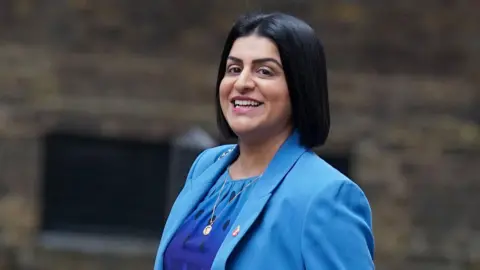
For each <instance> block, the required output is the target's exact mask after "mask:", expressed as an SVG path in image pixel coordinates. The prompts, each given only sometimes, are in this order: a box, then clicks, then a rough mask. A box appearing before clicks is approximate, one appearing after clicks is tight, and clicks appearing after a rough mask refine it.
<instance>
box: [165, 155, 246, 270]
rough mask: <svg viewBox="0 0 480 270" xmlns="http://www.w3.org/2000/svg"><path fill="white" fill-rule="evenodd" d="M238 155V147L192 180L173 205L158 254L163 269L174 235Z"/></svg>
mask: <svg viewBox="0 0 480 270" xmlns="http://www.w3.org/2000/svg"><path fill="white" fill-rule="evenodd" d="M237 155H238V147H235V148H234V149H232V151H231V152H229V153H228V154H226V155H222V156H221V157H220V159H218V160H217V161H216V162H214V163H213V164H212V165H211V166H208V167H207V169H206V170H205V171H203V172H202V173H201V174H200V175H198V176H197V177H195V179H192V180H191V183H192V184H191V185H190V187H187V189H186V190H185V192H184V193H183V195H181V196H179V197H178V199H177V200H178V201H177V202H176V203H175V204H174V205H173V207H172V210H171V211H170V213H171V214H170V218H169V219H171V221H169V222H167V224H166V227H165V232H164V234H163V236H162V239H161V241H160V245H159V248H158V252H157V254H158V255H157V260H158V263H157V264H159V265H160V266H161V267H162V268H160V269H163V254H164V253H165V249H166V248H167V245H168V243H170V241H171V239H172V237H173V235H174V234H175V232H176V231H177V230H178V228H179V227H180V226H181V225H182V223H183V221H184V220H185V218H186V217H187V216H188V215H189V214H190V213H191V212H192V211H193V210H194V208H195V207H196V206H197V205H198V203H199V202H200V200H202V199H203V198H204V197H205V195H206V194H207V192H208V191H209V190H210V188H211V187H212V186H213V184H214V183H215V181H216V180H217V179H218V178H219V177H220V176H221V175H222V173H223V172H224V171H225V169H226V168H227V166H228V165H229V164H230V163H232V161H233V159H235V158H236V156H237Z"/></svg>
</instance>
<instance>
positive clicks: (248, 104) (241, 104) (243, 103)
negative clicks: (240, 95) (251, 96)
mask: <svg viewBox="0 0 480 270" xmlns="http://www.w3.org/2000/svg"><path fill="white" fill-rule="evenodd" d="M231 103H232V104H233V107H234V108H255V107H258V106H261V105H263V102H259V101H255V100H232V101H231Z"/></svg>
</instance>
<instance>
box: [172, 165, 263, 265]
mask: <svg viewBox="0 0 480 270" xmlns="http://www.w3.org/2000/svg"><path fill="white" fill-rule="evenodd" d="M225 180H226V182H225ZM255 180H257V177H251V178H246V179H240V180H235V181H233V180H232V179H231V178H230V176H229V173H228V170H226V171H225V173H224V174H223V175H222V176H221V177H220V178H219V180H218V181H217V182H216V183H215V185H214V186H212V188H211V189H210V191H209V192H208V194H207V195H206V197H205V198H204V199H203V200H202V201H201V202H200V203H199V205H198V206H197V208H196V209H195V210H194V211H193V212H192V213H191V214H190V216H188V217H187V218H186V219H185V221H184V223H183V225H182V226H180V228H179V229H178V231H177V232H176V233H175V235H174V237H173V238H172V240H171V241H170V243H169V244H168V246H167V249H166V250H165V254H164V265H163V267H164V269H165V270H210V269H211V267H212V264H213V260H214V259H215V256H216V254H217V252H218V250H219V248H220V246H221V245H222V242H223V240H224V239H225V237H226V236H227V234H228V233H230V234H231V233H232V231H234V229H232V227H233V226H235V227H236V226H237V225H236V224H234V222H235V219H236V218H237V215H238V213H239V212H240V210H241V209H242V206H243V205H244V203H245V201H246V200H247V199H248V194H249V193H250V191H251V190H252V188H253V186H254V184H255V182H256V181H255ZM224 183H225V185H224ZM222 185H224V186H223V189H222ZM242 189H243V191H242V192H241V193H240V194H239V195H237V194H238V193H239V192H240V191H241V190H242ZM219 196H220V197H219ZM217 200H218V203H217V208H216V210H215V217H214V220H215V222H214V223H213V225H212V230H211V232H210V233H209V234H208V235H204V234H203V230H204V229H205V227H206V226H207V225H208V222H209V220H210V218H212V209H213V206H214V204H215V202H216V201H217Z"/></svg>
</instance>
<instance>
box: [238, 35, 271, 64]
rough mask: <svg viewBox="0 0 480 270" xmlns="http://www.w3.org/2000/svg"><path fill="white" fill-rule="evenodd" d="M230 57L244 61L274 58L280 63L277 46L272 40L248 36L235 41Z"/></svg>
mask: <svg viewBox="0 0 480 270" xmlns="http://www.w3.org/2000/svg"><path fill="white" fill-rule="evenodd" d="M230 56H233V57H236V58H239V59H242V60H244V61H248V60H255V59H258V58H267V57H268V58H273V59H276V60H278V61H279V62H280V54H279V53H278V49H277V46H276V45H275V43H273V42H272V41H271V40H270V39H268V38H265V37H260V36H254V35H252V36H247V37H241V38H238V39H236V40H235V42H234V43H233V46H232V49H231V50H230Z"/></svg>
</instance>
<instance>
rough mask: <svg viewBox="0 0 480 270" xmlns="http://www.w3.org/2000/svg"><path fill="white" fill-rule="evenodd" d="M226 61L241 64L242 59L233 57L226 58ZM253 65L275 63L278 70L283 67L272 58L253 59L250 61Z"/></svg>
mask: <svg viewBox="0 0 480 270" xmlns="http://www.w3.org/2000/svg"><path fill="white" fill-rule="evenodd" d="M228 59H230V60H232V61H234V62H239V63H242V62H243V61H242V59H240V58H237V57H235V56H228ZM252 62H253V63H254V64H258V63H265V62H273V63H275V64H276V65H277V66H279V67H280V68H282V69H283V66H282V64H280V62H278V61H277V60H276V59H274V58H270V57H266V58H258V59H255V60H253V61H252Z"/></svg>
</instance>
